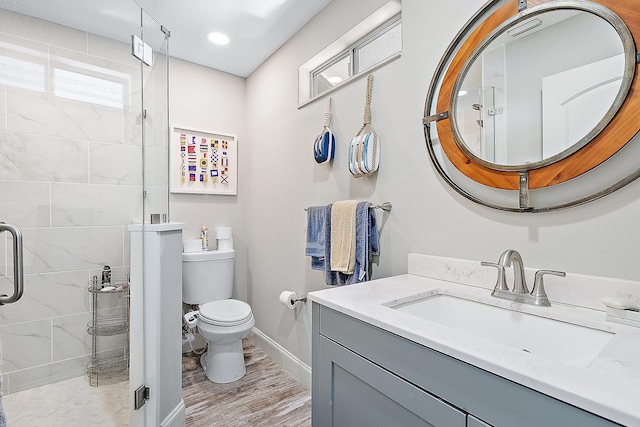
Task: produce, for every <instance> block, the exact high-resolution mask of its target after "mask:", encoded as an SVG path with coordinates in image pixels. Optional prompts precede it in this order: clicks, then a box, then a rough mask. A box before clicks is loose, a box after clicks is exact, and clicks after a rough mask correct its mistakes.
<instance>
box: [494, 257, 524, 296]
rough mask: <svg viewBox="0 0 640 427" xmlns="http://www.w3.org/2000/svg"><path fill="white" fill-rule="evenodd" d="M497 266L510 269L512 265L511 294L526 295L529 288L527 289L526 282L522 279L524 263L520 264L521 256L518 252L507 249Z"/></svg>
mask: <svg viewBox="0 0 640 427" xmlns="http://www.w3.org/2000/svg"><path fill="white" fill-rule="evenodd" d="M498 264H500V265H501V266H503V267H511V265H512V264H513V288H512V289H511V292H514V293H516V294H528V293H529V288H528V287H527V281H526V279H525V277H524V263H523V262H522V256H520V253H519V252H518V251H514V250H513V249H508V250H506V251H504V252H503V253H502V255H500V260H498Z"/></svg>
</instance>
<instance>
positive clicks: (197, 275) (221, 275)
mask: <svg viewBox="0 0 640 427" xmlns="http://www.w3.org/2000/svg"><path fill="white" fill-rule="evenodd" d="M234 258H235V251H234V250H226V251H202V252H185V253H183V254H182V300H183V301H184V302H185V303H187V304H198V305H199V306H200V307H199V310H197V311H192V312H190V313H187V314H186V315H185V319H186V320H187V323H189V324H191V325H193V324H194V323H195V325H196V326H197V327H198V329H199V331H200V334H202V336H203V338H204V339H205V340H207V344H208V349H207V352H206V353H204V354H203V355H202V356H201V357H200V363H201V364H202V367H203V368H204V371H205V372H206V374H207V378H209V379H210V380H211V381H213V382H215V383H230V382H233V381H236V380H239V379H240V378H242V377H243V376H244V374H245V372H246V368H245V366H244V353H243V351H242V339H243V338H244V337H246V336H247V334H248V333H249V330H250V329H251V328H252V327H253V325H255V320H254V318H253V313H252V312H251V307H250V306H249V304H247V303H245V302H243V301H238V300H234V299H231V293H232V291H233V268H234Z"/></svg>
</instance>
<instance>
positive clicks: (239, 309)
mask: <svg viewBox="0 0 640 427" xmlns="http://www.w3.org/2000/svg"><path fill="white" fill-rule="evenodd" d="M252 318H253V314H252V313H251V306H250V305H249V304H247V303H246V302H244V301H239V300H235V299H225V300H219V301H211V302H208V303H206V304H202V305H201V306H200V316H199V319H200V321H202V322H205V323H208V324H210V325H214V326H238V325H242V324H244V323H247V322H249V321H250V320H251V319H252Z"/></svg>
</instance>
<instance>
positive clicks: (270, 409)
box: [3, 339, 311, 427]
mask: <svg viewBox="0 0 640 427" xmlns="http://www.w3.org/2000/svg"><path fill="white" fill-rule="evenodd" d="M244 354H245V362H246V365H247V374H246V375H245V376H244V377H243V378H242V379H241V380H239V381H236V382H234V383H231V384H214V383H212V382H210V381H208V380H206V378H205V374H204V372H203V371H202V369H201V368H200V364H199V356H197V355H195V354H193V353H189V354H185V355H183V358H182V395H183V398H184V402H185V406H186V426H187V427H195V426H216V427H218V426H219V427H234V426H243V427H245V426H291V427H293V426H295V427H304V426H310V425H311V394H310V392H309V391H308V390H306V389H305V388H304V387H303V386H301V385H300V384H299V383H297V382H296V381H295V380H294V379H293V377H291V376H290V375H289V374H288V373H286V372H285V371H283V370H282V369H280V368H279V367H278V365H277V364H276V363H274V362H273V361H272V360H271V359H269V358H268V357H267V356H266V355H265V354H264V353H263V352H262V351H261V350H260V349H259V348H257V347H255V346H254V345H253V344H252V343H251V342H250V341H248V340H246V339H245V341H244ZM128 388H129V385H128V383H127V382H126V381H125V382H120V383H117V384H105V385H101V386H100V387H90V386H89V381H88V379H87V377H80V378H74V379H71V380H67V381H62V382H59V383H55V384H49V385H46V386H42V387H37V388H34V389H31V390H25V391H22V392H19V393H14V394H10V395H8V396H5V397H4V398H3V403H4V407H5V412H6V414H7V425H8V426H9V427H23V426H24V427H57V426H65V427H88V426H101V427H108V426H113V427H121V426H128V425H129V406H128V397H129V392H128Z"/></svg>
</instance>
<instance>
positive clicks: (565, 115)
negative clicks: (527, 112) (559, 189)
mask: <svg viewBox="0 0 640 427" xmlns="http://www.w3.org/2000/svg"><path fill="white" fill-rule="evenodd" d="M623 70H624V56H623V55H617V56H613V57H611V58H607V59H603V60H601V61H596V62H592V63H590V64H587V65H583V66H580V67H576V68H572V69H570V70H567V71H563V72H561V73H557V74H553V75H551V76H548V77H545V78H543V79H542V141H543V143H542V151H543V153H542V158H543V159H546V158H549V157H551V156H553V155H555V154H558V153H560V152H562V151H564V150H566V149H567V148H569V147H571V146H572V145H573V144H575V143H576V142H578V141H579V140H580V139H582V138H583V137H584V136H585V135H587V134H588V133H589V132H590V131H591V130H592V129H593V128H594V127H595V126H596V125H597V124H598V122H599V121H600V120H601V119H602V117H604V115H605V114H606V113H607V110H609V108H610V106H611V105H612V104H613V101H614V99H615V97H616V95H617V94H618V91H619V90H620V82H621V81H622V71H623Z"/></svg>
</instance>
